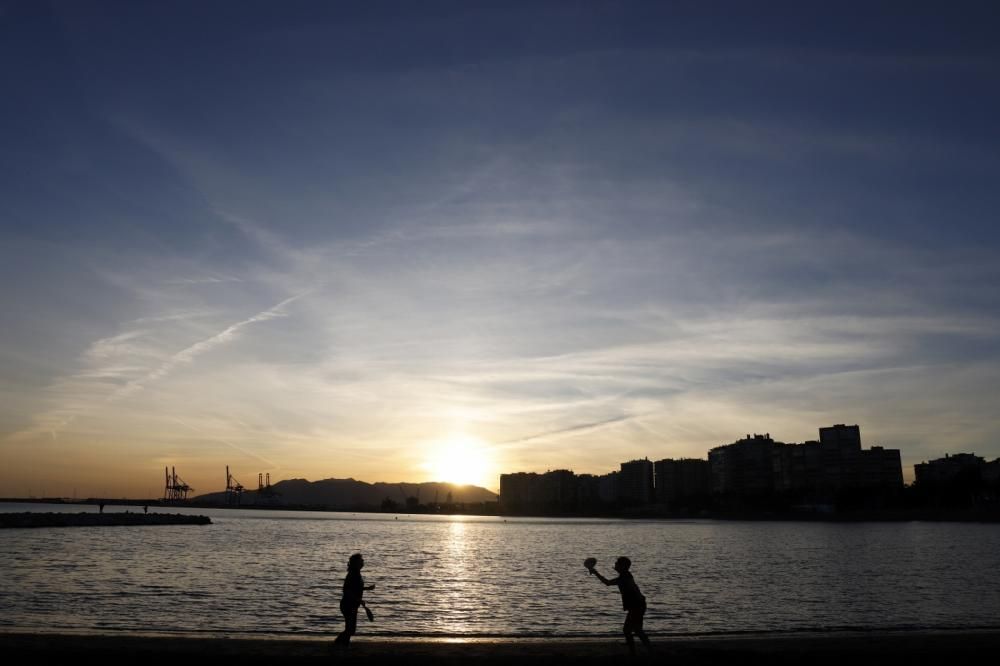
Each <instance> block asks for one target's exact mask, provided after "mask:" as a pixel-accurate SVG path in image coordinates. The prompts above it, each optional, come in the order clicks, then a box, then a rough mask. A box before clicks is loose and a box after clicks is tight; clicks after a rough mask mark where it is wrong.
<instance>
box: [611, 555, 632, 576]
mask: <svg viewBox="0 0 1000 666" xmlns="http://www.w3.org/2000/svg"><path fill="white" fill-rule="evenodd" d="M631 568H632V560H630V559H628V558H627V557H625V556H624V555H622V556H621V557H619V558H618V559H617V560H615V571H617V572H619V573H625V572H626V571H628V570H629V569H631Z"/></svg>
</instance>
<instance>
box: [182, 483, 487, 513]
mask: <svg viewBox="0 0 1000 666" xmlns="http://www.w3.org/2000/svg"><path fill="white" fill-rule="evenodd" d="M271 490H272V492H273V496H272V497H258V492H257V491H256V490H248V491H245V492H244V493H243V497H242V500H241V503H242V504H271V505H279V506H280V505H297V506H298V505H301V506H329V507H345V508H346V507H363V506H367V507H378V506H380V505H381V504H382V502H383V500H385V499H386V498H388V499H390V500H392V501H393V502H396V503H397V504H399V505H403V504H405V503H406V498H408V497H416V498H417V499H418V500H419V501H420V503H421V504H429V503H431V502H438V503H441V504H443V503H445V502H447V501H448V493H451V501H452V502H459V503H479V502H496V501H497V494H496V493H493V492H490V491H489V490H487V489H486V488H480V487H479V486H459V485H455V484H453V483H440V482H435V481H429V482H425V483H384V482H379V483H366V482H364V481H357V480H355V479H323V480H322V481H307V480H306V479H288V480H286V481H279V482H277V483H275V484H274V485H272V486H271ZM194 501H195V502H204V503H219V504H221V503H223V502H225V501H226V493H225V492H220V493H207V494H205V495H198V496H197V497H195V498H194Z"/></svg>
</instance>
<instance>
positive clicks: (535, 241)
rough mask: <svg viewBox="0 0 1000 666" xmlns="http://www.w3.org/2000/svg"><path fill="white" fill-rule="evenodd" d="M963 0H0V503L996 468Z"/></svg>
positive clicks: (994, 354) (998, 398)
mask: <svg viewBox="0 0 1000 666" xmlns="http://www.w3.org/2000/svg"><path fill="white" fill-rule="evenodd" d="M998 14H1000V10H998V9H997V8H996V5H995V4H994V3H971V2H954V3H920V2H907V3H878V2H866V3H841V2H805V3H803V2H795V3H779V2H774V3H743V2H691V3H688V2H680V3H669V2H656V3H641V2H636V3H631V2H609V3H604V2H551V3H548V2H528V3H517V2H510V1H505V2H430V1H428V2H419V3H412V2H371V1H366V2H338V3H326V2H280V3H276V2H244V1H241V2H224V1H218V2H211V3H205V2H170V3H137V2H124V1H123V2H35V1H31V2H22V1H11V0H0V100H2V101H0V459H2V463H3V464H2V465H0V496H28V495H33V496H67V497H71V496H79V497H89V496H107V497H117V496H130V497H149V496H158V495H160V494H161V493H162V488H163V468H164V467H165V466H168V465H169V466H175V467H176V469H177V473H178V475H179V476H181V478H183V479H184V480H185V481H187V482H188V483H189V484H190V485H192V486H194V487H195V489H196V491H197V492H198V493H201V492H213V491H218V490H221V489H222V488H223V487H224V485H225V476H224V474H225V469H224V468H225V466H226V465H228V466H229V467H230V468H231V470H232V472H233V474H234V476H235V477H236V478H237V479H238V480H239V481H242V482H243V484H244V485H248V486H253V484H254V483H255V481H256V476H257V474H259V473H263V472H268V473H270V475H271V480H272V482H273V481H277V480H281V479H286V478H306V479H310V480H317V479H323V478H330V477H336V478H345V477H353V478H356V479H361V480H365V481H369V482H374V481H390V482H397V481H426V480H449V481H451V480H453V481H461V482H475V483H477V484H478V485H483V486H486V487H489V488H492V489H496V488H497V487H498V485H499V479H498V476H499V474H500V473H501V472H508V471H545V470H547V469H557V468H569V469H573V470H575V471H576V472H578V473H583V472H589V473H604V472H607V471H610V470H612V469H616V468H617V467H618V464H619V463H620V462H622V461H625V460H629V459H633V458H637V457H639V458H641V457H649V458H650V459H652V460H658V459H661V458H667V457H671V458H678V457H699V458H704V457H705V455H706V452H707V451H708V449H710V448H712V447H714V446H719V445H722V444H726V443H730V442H733V441H735V440H737V439H739V438H741V437H743V436H744V435H746V434H747V433H765V432H767V433H770V434H771V435H772V436H773V437H774V438H775V439H777V440H780V441H785V442H802V441H806V440H810V439H815V438H816V437H817V429H818V428H819V427H821V426H827V425H832V424H835V423H847V424H855V423H856V424H858V425H860V426H861V432H862V441H863V445H864V446H865V447H869V446H872V445H881V446H886V447H891V448H898V449H900V450H901V452H902V460H903V466H904V475H905V477H906V478H907V479H908V480H909V479H912V466H913V464H914V463H917V462H921V461H922V460H928V459H932V458H937V457H940V456H943V455H944V454H945V453H955V452H975V453H977V454H978V455H982V456H985V457H986V458H987V459H993V458H996V457H998V456H1000V420H998V419H997V416H996V415H997V405H998V403H1000V336H998V331H1000V230H998V228H997V210H998V204H1000V186H998V185H1000V178H998V176H1000V132H998V130H997V120H996V119H997V118H1000V42H998V41H997V40H996V37H995V36H996V34H997V31H998V28H1000V20H998V18H1000V16H998Z"/></svg>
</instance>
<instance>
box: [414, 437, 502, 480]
mask: <svg viewBox="0 0 1000 666" xmlns="http://www.w3.org/2000/svg"><path fill="white" fill-rule="evenodd" d="M424 467H425V468H426V469H427V471H428V474H429V475H430V477H431V480H432V481H445V482H447V483H455V484H459V485H465V484H473V485H477V486H483V487H485V488H491V487H493V486H495V485H496V483H497V482H496V479H495V478H494V477H495V476H496V475H495V474H494V472H495V470H494V465H493V456H492V453H491V452H490V449H489V446H488V445H487V444H486V442H484V441H483V440H481V439H479V438H478V437H471V436H469V435H456V436H454V437H450V438H448V439H447V440H444V441H443V442H440V443H438V444H436V445H435V446H434V447H433V448H432V450H431V454H430V457H429V458H428V459H427V462H426V463H425V464H424Z"/></svg>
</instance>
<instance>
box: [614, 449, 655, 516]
mask: <svg viewBox="0 0 1000 666" xmlns="http://www.w3.org/2000/svg"><path fill="white" fill-rule="evenodd" d="M618 499H619V500H620V501H621V503H622V504H624V505H625V506H636V505H641V504H652V503H653V463H652V462H650V461H649V459H648V458H644V459H642V460H630V461H629V462H623V463H622V464H621V469H620V470H619V476H618Z"/></svg>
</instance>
